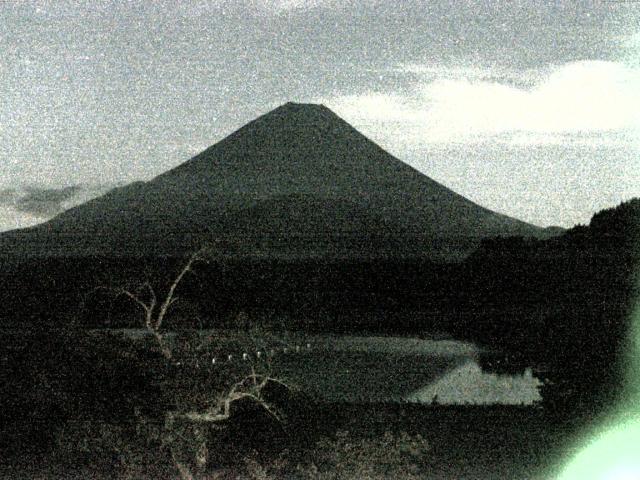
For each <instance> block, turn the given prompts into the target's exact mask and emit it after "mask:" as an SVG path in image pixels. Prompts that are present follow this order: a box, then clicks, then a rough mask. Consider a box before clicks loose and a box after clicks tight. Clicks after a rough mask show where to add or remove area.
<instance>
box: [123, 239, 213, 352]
mask: <svg viewBox="0 0 640 480" xmlns="http://www.w3.org/2000/svg"><path fill="white" fill-rule="evenodd" d="M208 252H209V249H208V248H206V247H205V248H201V249H200V250H198V251H197V252H195V253H193V254H192V255H191V256H190V257H189V259H188V260H187V263H185V265H184V266H183V267H182V269H181V270H180V272H179V273H178V275H177V276H176V277H175V278H174V279H173V282H172V283H171V285H170V287H169V290H168V291H167V293H166V295H165V297H164V299H158V295H157V294H156V290H155V289H154V287H153V285H151V282H149V281H148V280H146V281H145V282H143V283H141V284H140V285H138V287H137V288H135V289H134V290H132V289H128V288H118V289H116V293H117V295H125V296H126V297H128V298H130V299H131V300H132V301H134V302H135V303H136V304H137V305H139V306H140V308H142V310H143V311H144V327H145V328H146V330H147V331H148V332H149V333H150V334H152V335H153V337H154V338H155V340H156V342H157V343H158V347H159V348H160V351H161V352H162V355H163V356H164V357H165V359H166V360H168V361H172V360H174V354H173V351H172V350H171V348H170V347H169V346H168V345H167V343H166V341H165V338H164V336H163V334H162V325H163V322H164V319H165V317H166V315H167V313H168V312H169V309H170V308H171V306H172V305H173V304H174V303H176V302H177V301H178V300H179V298H180V297H177V296H176V295H175V292H176V289H177V288H178V285H180V282H182V280H183V278H184V277H185V275H186V274H187V273H189V272H192V271H193V265H194V263H196V262H199V261H205V260H206V255H207V254H208ZM145 294H146V295H145Z"/></svg>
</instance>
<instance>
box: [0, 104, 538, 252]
mask: <svg viewBox="0 0 640 480" xmlns="http://www.w3.org/2000/svg"><path fill="white" fill-rule="evenodd" d="M505 235H524V236H543V235H544V230H543V229H540V228H538V227H534V226H532V225H529V224H526V223H524V222H521V221H519V220H516V219H513V218H510V217H507V216H505V215H501V214H498V213H495V212H492V211H490V210H487V209H485V208H483V207H481V206H479V205H476V204H475V203H473V202H471V201H469V200H467V199H465V198H464V197H462V196H460V195H458V194H456V193H454V192H452V191H451V190H449V189H447V188H446V187H444V186H443V185H441V184H439V183H437V182H435V181H434V180H432V179H430V178H429V177H427V176H425V175H423V174H422V173H420V172H418V171H417V170H415V169H413V168H412V167H410V166H408V165H407V164H405V163H403V162H401V161H400V160H398V159H397V158H395V157H393V156H392V155H391V154H389V153H388V152H386V151H385V150H383V149H382V148H380V147H379V146H378V145H376V144H375V143H374V142H372V141H370V140H369V139H368V138H366V137H365V136H364V135H362V134H361V133H359V132H358V131H357V130H355V129H354V128H353V127H352V126H351V125H349V124H348V123H347V122H345V121H344V120H342V119H341V118H340V117H338V116H337V115H336V114H335V113H333V112H332V111H331V110H330V109H328V108H327V107H325V106H323V105H314V104H297V103H286V104H284V105H282V106H280V107H278V108H276V109H275V110H272V111H270V112H268V113H266V114H265V115H262V116H260V117H258V118H257V119H255V120H253V121H251V122H249V123H248V124H246V125H245V126H243V127H242V128H240V129H239V130H237V131H236V132H234V133H232V134H231V135H229V136H228V137H226V138H224V139H223V140H221V141H220V142H218V143H216V144H215V145H213V146H211V147H209V148H208V149H206V150H205V151H203V152H202V153H200V154H198V155H196V156H195V157H193V158H192V159H190V160H188V161H187V162H185V163H183V164H182V165H179V166H178V167H176V168H174V169H172V170H169V171H167V172H165V173H164V174H161V175H159V176H158V177H156V178H154V179H152V180H151V181H149V182H137V183H133V184H131V185H128V186H125V187H122V188H119V189H115V190H113V191H111V192H109V193H107V194H106V195H104V196H102V197H99V198H96V199H94V200H91V201H89V202H87V203H85V204H82V205H79V206H77V207H75V208H72V209H71V210H68V211H66V212H64V213H62V214H60V215H58V216H57V217H55V218H53V219H52V220H50V221H49V222H46V223H45V224H42V225H39V226H37V227H32V228H29V229H24V230H19V231H14V232H9V233H7V234H5V235H3V236H0V247H2V250H3V251H4V252H7V251H10V250H12V249H13V250H12V251H14V252H15V251H16V249H17V250H19V251H22V253H23V254H25V255H27V256H30V255H33V254H35V253H40V254H46V255H49V254H57V255H87V254H96V253H99V254H104V255H140V254H178V253H184V252H185V251H187V250H190V249H193V248H197V246H198V245H199V244H202V243H204V242H207V241H212V240H223V241H225V242H228V244H231V245H233V248H234V251H235V252H237V253H239V254H241V255H266V256H271V255H273V256H284V257H332V258H344V257H374V258H376V257H404V256H416V255H417V256H427V257H444V258H451V257H457V256H460V255H464V254H466V253H468V252H469V251H470V250H471V249H472V248H474V247H475V246H476V245H477V244H478V243H479V241H480V240H481V239H482V238H487V237H493V236H505ZM25 249H26V251H25Z"/></svg>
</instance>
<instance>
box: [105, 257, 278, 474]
mask: <svg viewBox="0 0 640 480" xmlns="http://www.w3.org/2000/svg"><path fill="white" fill-rule="evenodd" d="M209 253H210V249H209V248H207V247H205V248H201V249H200V250H198V251H196V252H195V253H193V254H192V255H191V256H190V257H189V258H188V259H187V260H186V262H185V263H184V265H183V266H182V268H181V269H180V270H179V272H178V273H177V275H176V276H175V277H174V278H173V280H172V281H171V283H170V285H169V287H168V289H167V291H166V293H165V294H164V296H161V295H160V294H159V293H158V291H157V290H156V289H155V288H154V286H153V285H152V284H151V282H150V281H149V280H145V281H143V282H141V283H139V284H138V285H137V286H136V287H134V288H128V287H121V288H115V289H110V290H112V291H113V292H115V294H116V296H121V295H123V296H125V297H127V298H128V299H130V300H131V301H132V302H134V303H135V304H137V305H138V306H139V307H140V308H141V309H142V312H143V314H144V317H143V326H144V328H145V329H146V331H147V332H148V333H150V334H151V336H152V338H153V339H154V341H155V343H156V344H157V346H158V347H159V350H160V352H161V353H162V357H163V359H164V360H165V362H166V363H167V367H170V368H168V369H167V368H165V369H163V372H167V371H170V372H173V373H172V374H171V375H168V376H165V378H163V379H162V380H161V382H162V384H163V385H164V389H165V391H166V392H167V393H168V395H167V394H165V396H168V397H170V398H172V400H173V402H174V405H173V408H171V409H169V410H166V411H165V412H164V422H163V425H162V427H161V431H160V432H159V433H157V435H158V436H159V437H160V438H159V440H160V444H161V445H162V448H166V449H168V453H169V454H170V457H171V458H172V460H173V463H174V465H175V467H176V468H177V470H178V472H179V474H180V476H181V478H182V479H183V480H193V479H195V478H197V477H196V475H197V474H198V473H201V472H204V470H206V468H207V464H208V459H209V451H208V447H207V431H208V430H209V429H210V428H212V426H222V425H225V424H226V423H227V422H229V421H230V420H232V416H233V411H232V406H233V405H234V404H235V403H237V402H241V401H248V402H251V403H252V404H254V405H255V406H257V407H258V408H259V409H262V410H263V411H265V412H267V414H268V415H269V416H271V417H272V418H273V419H275V420H276V421H277V422H281V421H282V418H281V416H280V414H279V411H278V409H277V408H276V407H275V406H274V405H272V404H271V403H270V402H268V401H267V399H266V398H265V390H266V388H267V386H269V385H271V384H275V383H277V384H280V385H281V386H283V387H285V388H287V389H288V386H287V385H285V384H284V383H282V382H280V381H279V380H277V379H276V378H274V377H273V376H272V375H271V373H270V363H269V359H268V357H267V356H265V357H264V360H263V362H262V363H261V364H260V365H261V366H262V367H263V370H264V371H263V372H260V373H258V372H257V371H256V368H255V365H253V364H251V365H248V367H249V368H250V371H248V372H246V371H245V372H242V371H233V370H232V369H229V370H227V371H226V375H225V377H226V378H221V377H217V378H216V381H217V385H210V382H211V379H212V378H214V377H213V376H212V375H211V374H208V372H204V373H205V376H204V377H206V378H199V377H198V375H197V374H195V373H194V371H184V368H183V367H184V365H185V364H186V363H187V360H188V359H187V358H185V356H186V355H187V354H186V353H185V351H188V352H190V353H189V355H191V354H192V352H193V351H195V350H196V349H194V348H187V349H186V350H185V349H183V350H182V351H179V348H178V347H177V346H172V345H170V343H169V342H168V341H167V339H166V337H165V331H164V325H165V320H166V318H167V315H168V314H169V312H170V311H171V307H172V306H173V305H175V303H176V302H177V301H178V300H179V298H180V297H178V296H177V295H176V292H177V290H178V287H179V286H180V284H181V282H182V281H183V280H184V278H185V277H186V275H187V274H190V273H194V268H195V265H196V264H198V263H201V262H207V260H208V255H209ZM103 288H104V287H103ZM192 341H201V338H200V337H198V338H193V339H192ZM213 341H215V339H214V340H213ZM151 368H153V367H151ZM181 369H182V370H181ZM185 386H186V389H187V391H186V392H185V391H184V390H185ZM203 390H204V391H203ZM213 390H217V391H216V392H214V391H213ZM212 398H213V401H211V399H212ZM160 407H161V408H163V407H162V406H160ZM184 452H188V453H187V454H185V453H184ZM189 457H191V458H189Z"/></svg>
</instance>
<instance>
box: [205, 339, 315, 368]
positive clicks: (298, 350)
mask: <svg viewBox="0 0 640 480" xmlns="http://www.w3.org/2000/svg"><path fill="white" fill-rule="evenodd" d="M310 350H311V344H310V343H307V344H306V346H305V347H302V346H300V345H296V346H294V347H292V348H291V347H280V348H272V349H271V350H269V351H268V352H267V351H262V350H257V351H256V352H255V354H254V355H251V354H249V353H246V352H244V353H243V354H242V356H241V357H239V358H242V360H243V361H245V362H246V361H249V360H252V359H254V358H255V359H257V360H260V359H262V358H263V356H270V357H273V356H275V355H276V354H278V353H284V354H287V353H304V352H308V351H310ZM235 358H236V357H234V355H233V354H228V355H227V356H226V357H225V356H224V355H223V356H221V357H211V365H217V364H220V363H222V362H223V361H224V360H226V361H227V362H233V361H234V359H235Z"/></svg>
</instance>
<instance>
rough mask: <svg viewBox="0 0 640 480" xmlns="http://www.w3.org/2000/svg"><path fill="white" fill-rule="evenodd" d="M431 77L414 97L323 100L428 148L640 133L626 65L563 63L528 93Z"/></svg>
mask: <svg viewBox="0 0 640 480" xmlns="http://www.w3.org/2000/svg"><path fill="white" fill-rule="evenodd" d="M412 68H413V70H414V71H417V70H418V69H417V68H416V67H415V66H414V67H412ZM425 72H426V73H427V75H428V76H429V77H431V78H430V79H429V80H428V81H426V82H424V83H421V84H418V85H417V86H416V88H415V89H414V90H413V91H412V92H411V93H410V94H403V95H400V94H381V93H371V92H368V93H365V94H363V95H357V96H341V97H337V98H334V99H330V100H326V101H325V102H326V103H327V104H328V105H329V106H330V107H332V108H334V109H335V110H336V112H337V113H338V114H341V115H343V116H344V117H345V118H346V119H347V120H349V121H353V122H354V123H356V124H358V123H365V124H367V123H369V124H370V123H371V122H373V123H376V124H377V127H378V128H381V129H382V130H381V133H382V134H384V131H385V129H386V128H385V124H387V123H390V122H393V123H402V124H405V125H406V126H407V127H408V128H410V129H411V130H412V133H411V135H410V139H411V140H412V141H413V140H421V141H423V142H456V143H460V142H477V141H484V140H487V139H493V140H496V139H497V140H500V141H505V140H507V141H508V140H509V138H511V137H512V138H514V139H517V142H518V143H523V142H526V141H527V139H528V140H529V141H530V142H531V143H540V142H544V141H549V140H551V141H557V140H559V139H562V138H563V137H564V136H566V135H570V136H572V137H573V138H574V139H575V138H576V136H579V135H583V136H584V135H589V136H591V139H592V140H593V138H594V136H596V137H598V136H599V137H601V138H603V139H605V137H606V136H607V135H608V134H610V133H614V132H615V133H616V135H617V137H616V138H617V139H618V140H619V139H620V138H621V137H620V135H619V133H620V132H631V133H632V134H634V133H635V134H637V132H638V131H639V130H640V114H639V112H640V70H638V69H634V68H630V67H629V66H625V65H624V64H622V63H617V62H605V61H584V62H575V63H569V64H565V65H562V66H559V67H557V68H554V69H552V70H551V71H550V72H549V73H548V74H547V75H546V76H545V77H544V78H543V79H542V80H539V81H537V82H536V83H535V84H534V85H532V86H531V87H529V88H519V87H516V86H513V85H510V84H506V83H500V82H497V81H488V80H483V79H482V78H484V77H485V76H486V73H484V72H482V71H476V70H474V69H472V70H470V71H468V72H467V71H466V70H464V69H452V70H446V69H443V70H442V71H441V72H440V73H439V72H438V69H436V68H427V67H425ZM469 73H470V74H469ZM434 76H435V77H436V78H434ZM498 77H500V75H498ZM498 137H500V138H498Z"/></svg>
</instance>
